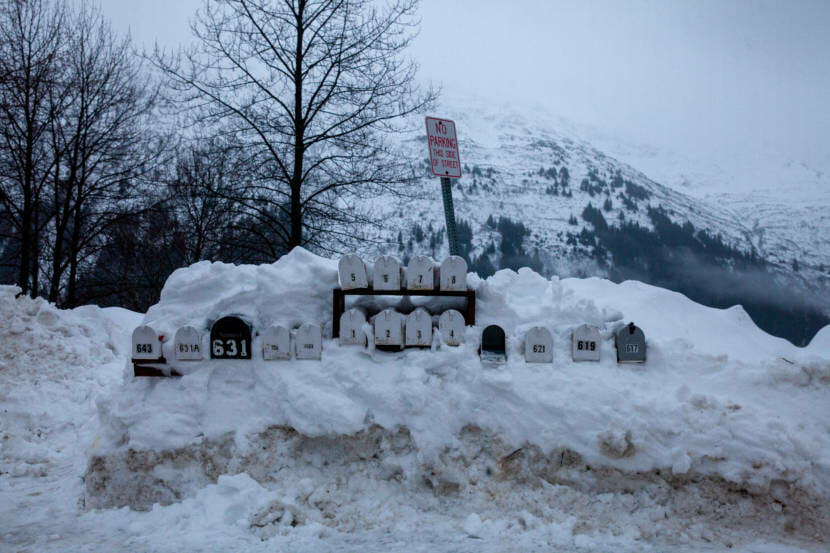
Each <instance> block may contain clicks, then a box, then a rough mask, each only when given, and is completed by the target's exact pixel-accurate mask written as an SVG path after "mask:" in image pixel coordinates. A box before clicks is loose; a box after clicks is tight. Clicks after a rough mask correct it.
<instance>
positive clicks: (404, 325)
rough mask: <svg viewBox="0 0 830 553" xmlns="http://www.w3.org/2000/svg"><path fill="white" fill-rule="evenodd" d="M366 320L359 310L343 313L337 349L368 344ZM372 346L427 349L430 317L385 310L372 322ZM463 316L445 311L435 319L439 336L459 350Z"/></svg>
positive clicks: (418, 311)
mask: <svg viewBox="0 0 830 553" xmlns="http://www.w3.org/2000/svg"><path fill="white" fill-rule="evenodd" d="M367 322H368V321H367V318H366V314H365V313H364V312H363V311H361V310H360V309H356V308H352V309H348V310H346V311H345V312H344V313H343V315H341V316H340V345H341V346H357V345H361V346H362V345H365V344H366V343H367V339H368V337H367V335H366V330H367ZM371 323H372V324H371V332H372V342H373V343H374V345H375V346H376V347H380V348H382V349H403V348H404V347H429V346H431V345H432V334H433V326H432V315H430V314H429V312H427V310H426V309H424V308H423V307H418V308H417V309H415V310H414V311H413V312H412V313H410V314H409V315H404V314H403V313H399V312H397V311H395V310H394V309H392V308H387V309H384V310H383V311H381V312H380V313H378V314H376V315H375V316H374V317H372V318H371ZM464 326H465V322H464V316H463V315H462V314H461V313H460V312H458V311H457V310H455V309H448V310H447V311H444V312H443V313H441V315H440V316H439V317H438V332H439V333H440V335H441V339H442V341H443V342H444V343H445V344H447V345H449V346H458V345H460V344H461V342H462V341H463V340H464Z"/></svg>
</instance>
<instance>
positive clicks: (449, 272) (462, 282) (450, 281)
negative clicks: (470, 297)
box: [440, 255, 467, 292]
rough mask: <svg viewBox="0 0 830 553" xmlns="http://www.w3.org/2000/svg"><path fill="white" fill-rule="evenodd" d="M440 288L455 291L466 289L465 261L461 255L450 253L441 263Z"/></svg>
mask: <svg viewBox="0 0 830 553" xmlns="http://www.w3.org/2000/svg"><path fill="white" fill-rule="evenodd" d="M440 288H441V290H444V291H455V292H458V291H461V292H463V291H464V290H466V289H467V262H466V261H464V259H463V258H462V257H459V256H457V255H451V256H450V257H448V258H446V259H445V260H444V261H443V262H442V263H441V271H440Z"/></svg>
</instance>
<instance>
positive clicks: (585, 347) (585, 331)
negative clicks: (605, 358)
mask: <svg viewBox="0 0 830 553" xmlns="http://www.w3.org/2000/svg"><path fill="white" fill-rule="evenodd" d="M599 345H600V338H599V330H597V327H595V326H591V325H580V326H578V327H576V328H575V329H574V331H573V332H572V333H571V356H572V357H573V360H574V361H599Z"/></svg>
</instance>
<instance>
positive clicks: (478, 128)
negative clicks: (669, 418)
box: [360, 101, 830, 345]
mask: <svg viewBox="0 0 830 553" xmlns="http://www.w3.org/2000/svg"><path fill="white" fill-rule="evenodd" d="M459 105H462V104H448V105H447V106H445V107H442V108H438V110H436V113H439V114H440V115H441V116H446V117H448V118H451V119H454V120H455V122H456V127H457V129H458V138H459V145H460V150H461V162H462V165H463V168H464V171H463V175H462V178H461V179H457V180H455V181H454V182H453V195H454V202H455V214H456V218H457V219H458V220H459V222H460V226H459V236H460V238H459V240H460V242H461V249H462V253H463V255H464V256H465V257H467V259H468V260H469V261H470V262H471V266H472V269H473V270H476V271H477V272H479V273H480V274H482V275H486V274H490V273H492V271H493V270H495V269H497V268H499V267H511V268H518V267H519V266H522V265H529V266H531V267H533V268H534V269H536V270H539V271H540V272H542V273H543V274H548V275H550V274H558V275H561V276H568V275H581V276H587V275H597V276H608V277H610V278H612V279H613V280H618V281H619V280H623V279H628V278H635V279H638V280H643V281H645V282H651V283H655V284H658V285H661V286H665V287H668V288H671V289H675V290H678V291H681V292H683V293H686V294H687V295H690V297H692V298H693V299H695V300H696V301H700V302H703V303H706V304H708V305H713V306H717V307H728V306H730V305H734V304H736V303H740V304H743V305H745V307H747V310H748V311H749V312H750V314H751V315H752V316H753V318H754V319H755V320H756V322H758V324H760V325H762V327H763V328H765V329H766V330H767V331H769V332H773V333H775V334H776V335H779V336H785V337H787V338H788V339H790V340H792V341H794V342H795V343H798V344H802V345H803V344H806V343H807V342H808V341H809V339H810V338H811V337H812V335H813V334H814V333H815V331H816V330H818V328H820V327H821V326H823V325H824V324H826V322H827V319H826V315H824V313H826V312H828V311H830V302H829V301H828V300H827V299H826V294H824V292H826V288H827V268H828V267H830V243H828V242H827V240H826V239H825V238H824V236H827V232H823V229H825V227H826V228H827V229H830V217H825V216H823V215H821V214H820V213H816V216H815V217H811V218H810V219H809V221H808V222H807V224H808V225H810V226H809V227H807V228H808V229H809V231H810V232H809V239H807V240H805V239H802V238H801V237H800V236H799V234H798V233H800V232H803V230H802V228H801V227H798V226H797V225H796V223H795V222H792V221H790V222H789V224H788V220H787V217H788V216H787V212H782V211H780V210H777V209H776V206H775V205H772V204H767V205H765V204H763V203H761V204H760V205H759V206H758V208H757V209H756V210H755V212H754V215H755V216H754V217H752V218H749V217H747V216H746V211H747V210H746V206H747V204H748V203H750V202H752V196H748V197H747V198H746V199H745V200H744V201H743V202H741V201H738V200H737V199H736V200H735V201H733V202H729V201H724V200H723V198H722V197H713V198H714V200H712V199H709V198H707V197H703V198H701V197H693V196H691V195H688V194H685V193H683V192H681V191H678V190H676V189H674V188H671V187H668V186H664V185H662V184H660V183H658V182H656V181H655V180H653V179H651V178H649V177H648V176H647V175H646V174H644V173H642V172H641V171H639V170H637V169H636V168H634V167H632V166H630V165H628V164H626V163H624V162H621V161H619V160H618V159H615V158H614V157H612V156H610V155H608V154H607V153H605V152H603V151H601V150H599V149H598V148H596V147H594V146H593V145H592V144H590V143H588V142H587V141H585V140H582V139H581V138H580V136H579V132H578V130H577V129H576V128H575V127H574V126H573V125H572V124H570V123H568V122H567V121H563V120H559V119H555V118H553V117H551V116H549V115H546V114H544V113H542V112H536V111H533V110H525V111H523V110H521V109H519V108H515V107H511V106H500V107H494V106H492V105H488V104H486V103H484V102H479V103H477V102H475V101H467V102H465V103H464V104H463V107H454V106H459ZM412 125H413V127H414V128H416V129H422V128H423V123H422V122H420V121H418V120H414V121H413V122H412ZM426 144H427V142H426V135H425V131H421V130H416V131H415V132H413V133H411V134H408V135H405V136H403V137H402V139H401V143H400V149H401V152H402V155H403V156H404V157H406V158H407V159H413V160H418V163H417V165H416V170H417V171H419V172H421V175H422V176H421V178H420V179H419V180H418V182H417V184H416V186H415V187H414V188H413V189H412V190H410V191H409V194H410V196H408V197H406V198H404V199H401V198H396V197H394V196H391V195H387V196H381V197H377V198H373V199H372V200H370V205H369V208H370V209H371V210H372V211H374V212H375V213H377V214H380V215H381V216H382V219H383V221H384V223H383V227H382V229H381V230H380V232H379V233H378V235H377V237H376V239H377V241H376V242H373V243H368V244H366V245H364V246H363V249H362V251H361V252H360V253H362V254H364V255H366V256H367V257H369V258H372V257H373V256H375V255H378V254H380V253H387V254H388V253H395V254H396V255H398V256H399V257H401V258H402V259H403V260H404V261H406V260H407V259H408V258H409V257H411V256H412V255H416V254H429V255H432V256H434V257H436V258H441V257H443V256H444V255H446V254H447V253H448V249H447V245H446V236H445V234H444V230H443V229H444V226H445V224H444V212H443V206H442V203H441V197H440V184H439V179H438V178H435V177H433V176H432V175H431V174H430V173H429V165H428V162H427V155H428V154H427V147H426ZM589 206H590V207H589ZM586 208H589V211H591V210H590V208H595V209H596V210H599V213H601V215H602V217H601V219H603V220H601V221H597V220H596V219H597V218H596V216H595V215H596V213H594V216H593V217H588V219H589V220H590V222H589V220H586V218H585V217H584V214H585V213H586ZM791 209H792V210H794V211H793V212H794V213H801V212H800V211H798V209H799V207H798V206H797V205H795V204H793V206H792V207H791ZM816 209H817V211H820V208H816ZM500 218H505V219H506V220H505V221H503V222H502V223H500V222H499V220H500ZM606 224H607V225H608V226H609V231H608V232H602V228H598V225H599V226H600V227H604V226H605V225H606ZM508 234H510V236H508V237H507V238H505V237H506V236H507V235H508ZM508 241H509V242H510V243H509V244H508V243H507V242H508ZM647 242H649V243H650V244H647ZM640 245H642V248H643V249H642V251H640V250H639V246H640ZM825 252H826V253H825ZM690 275H692V276H690ZM694 275H698V276H699V278H697V280H695V278H696V277H695V276H694ZM754 304H758V305H757V306H755V305H754ZM816 305H818V307H816Z"/></svg>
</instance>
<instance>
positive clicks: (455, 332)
mask: <svg viewBox="0 0 830 553" xmlns="http://www.w3.org/2000/svg"><path fill="white" fill-rule="evenodd" d="M464 327H465V322H464V315H462V314H461V313H459V312H458V311H456V310H455V309H448V310H447V311H444V312H443V313H441V316H440V317H438V331H439V332H440V333H441V340H442V341H443V342H444V343H445V344H447V345H448V346H458V345H460V344H461V342H463V341H464Z"/></svg>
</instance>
